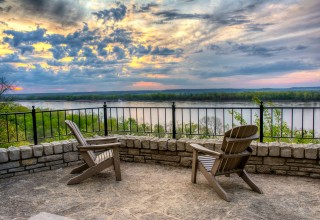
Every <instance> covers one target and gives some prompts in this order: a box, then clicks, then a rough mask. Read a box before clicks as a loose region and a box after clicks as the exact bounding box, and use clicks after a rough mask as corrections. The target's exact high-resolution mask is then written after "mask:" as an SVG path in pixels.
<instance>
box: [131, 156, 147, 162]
mask: <svg viewBox="0 0 320 220" xmlns="http://www.w3.org/2000/svg"><path fill="white" fill-rule="evenodd" d="M133 161H134V162H138V163H145V162H146V161H145V159H144V156H134V157H133Z"/></svg>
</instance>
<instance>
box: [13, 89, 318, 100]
mask: <svg viewBox="0 0 320 220" xmlns="http://www.w3.org/2000/svg"><path fill="white" fill-rule="evenodd" d="M256 97H258V98H259V99H260V100H263V101H320V91H252V92H250V91H244V92H204V93H191V92H184V93H161V92H158V93H145V94H77V93H75V94H72V93H71V94H43V95H41V94H36V95H34V94H30V95H24V96H13V97H12V98H13V99H16V100H66V101H77V100H106V101H118V100H124V101H252V100H253V99H254V98H256Z"/></svg>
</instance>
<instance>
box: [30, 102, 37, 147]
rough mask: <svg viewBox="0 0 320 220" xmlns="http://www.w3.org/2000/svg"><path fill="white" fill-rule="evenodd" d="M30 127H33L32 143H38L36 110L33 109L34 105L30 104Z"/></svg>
mask: <svg viewBox="0 0 320 220" xmlns="http://www.w3.org/2000/svg"><path fill="white" fill-rule="evenodd" d="M31 115H32V127H33V142H34V145H37V144H38V134H37V119H36V110H35V109H34V106H32V111H31Z"/></svg>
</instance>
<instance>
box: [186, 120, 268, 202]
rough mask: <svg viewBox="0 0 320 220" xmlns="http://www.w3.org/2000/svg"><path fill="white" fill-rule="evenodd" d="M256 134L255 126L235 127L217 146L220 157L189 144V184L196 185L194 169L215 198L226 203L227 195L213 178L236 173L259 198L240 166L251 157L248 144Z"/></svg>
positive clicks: (255, 188)
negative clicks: (190, 154) (219, 146)
mask: <svg viewBox="0 0 320 220" xmlns="http://www.w3.org/2000/svg"><path fill="white" fill-rule="evenodd" d="M257 131H258V127H257V126H255V125H244V126H239V127H235V128H233V129H231V130H229V131H227V132H226V133H225V135H224V138H223V142H222V146H221V150H222V151H223V152H224V153H219V152H216V151H212V150H209V149H207V148H204V147H202V146H201V145H198V144H191V146H192V147H193V159H192V176H191V182H192V183H196V179H197V169H199V170H200V171H201V173H202V174H203V175H204V176H205V178H206V179H207V180H208V182H209V184H210V185H211V186H212V187H213V188H214V189H215V191H216V192H217V194H218V195H219V196H220V197H221V198H222V199H224V200H226V201H228V202H229V201H230V197H229V195H228V194H227V193H226V192H225V191H224V189H223V188H222V187H221V186H220V184H219V183H218V181H217V180H216V178H215V177H216V176H219V175H226V176H229V175H230V174H231V173H237V174H238V175H239V176H240V177H241V178H242V179H243V180H244V181H245V182H246V183H247V184H248V185H249V186H250V187H251V188H252V190H253V191H255V192H258V193H261V194H262V193H263V192H262V190H261V189H260V188H259V187H258V186H257V185H256V184H255V183H254V182H253V180H252V179H250V177H249V176H248V174H247V172H246V171H245V170H244V166H245V165H246V163H247V161H248V160H249V157H250V155H251V153H252V149H251V147H250V143H251V141H252V140H255V139H258V138H259V135H257ZM198 153H201V156H200V155H198ZM203 154H205V155H203Z"/></svg>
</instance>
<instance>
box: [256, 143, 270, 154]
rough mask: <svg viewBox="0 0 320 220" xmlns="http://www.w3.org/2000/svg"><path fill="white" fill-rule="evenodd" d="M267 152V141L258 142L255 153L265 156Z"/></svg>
mask: <svg viewBox="0 0 320 220" xmlns="http://www.w3.org/2000/svg"><path fill="white" fill-rule="evenodd" d="M268 154H269V147H268V143H258V150H257V155H258V156H260V157H266V156H268Z"/></svg>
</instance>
